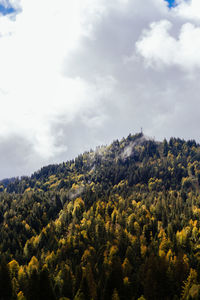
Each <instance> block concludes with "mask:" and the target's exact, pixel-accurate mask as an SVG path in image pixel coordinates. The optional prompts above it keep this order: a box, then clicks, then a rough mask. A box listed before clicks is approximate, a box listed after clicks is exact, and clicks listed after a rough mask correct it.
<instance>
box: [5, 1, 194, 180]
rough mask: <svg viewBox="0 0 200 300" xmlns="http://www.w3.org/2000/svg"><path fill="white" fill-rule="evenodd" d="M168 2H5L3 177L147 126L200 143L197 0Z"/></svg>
mask: <svg viewBox="0 0 200 300" xmlns="http://www.w3.org/2000/svg"><path fill="white" fill-rule="evenodd" d="M170 3H171V5H169V3H168V2H167V1H164V0H109V1H108V0H73V1H68V0H34V1H33V0H10V1H7V0H0V178H5V177H10V176H17V175H19V176H21V175H25V174H27V175H30V174H31V173H32V172H34V171H36V170H37V169H39V168H40V167H42V166H44V165H47V164H49V163H57V162H62V161H66V160H68V159H71V158H73V157H75V156H76V155H77V154H79V153H81V152H83V151H85V150H90V148H95V146H97V145H101V144H108V143H110V142H111V141H112V140H113V139H117V138H118V139H121V138H122V137H123V136H125V137H126V136H127V135H128V134H129V133H136V132H139V131H140V128H141V127H143V131H144V133H145V134H146V135H147V136H150V137H155V139H157V140H161V139H163V138H164V137H166V138H170V137H171V136H175V137H181V138H184V139H196V140H197V141H198V142H200V136H199V128H200V83H199V82H200V1H199V0H177V2H176V3H174V2H173V1H170ZM169 6H172V7H169Z"/></svg>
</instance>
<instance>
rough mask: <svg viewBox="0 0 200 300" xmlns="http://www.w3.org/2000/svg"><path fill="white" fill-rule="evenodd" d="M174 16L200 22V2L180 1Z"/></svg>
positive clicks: (196, 0) (195, 0) (193, 0)
mask: <svg viewBox="0 0 200 300" xmlns="http://www.w3.org/2000/svg"><path fill="white" fill-rule="evenodd" d="M177 3H178V5H177V6H176V8H175V9H174V14H175V15H177V16H179V17H181V18H183V19H190V20H195V21H200V2H199V1H198V0H178V1H177Z"/></svg>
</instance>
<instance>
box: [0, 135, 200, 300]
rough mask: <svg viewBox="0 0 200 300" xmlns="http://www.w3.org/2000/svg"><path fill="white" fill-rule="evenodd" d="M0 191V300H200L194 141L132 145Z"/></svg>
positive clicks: (137, 138) (198, 173)
mask: <svg viewBox="0 0 200 300" xmlns="http://www.w3.org/2000/svg"><path fill="white" fill-rule="evenodd" d="M0 190H1V192H0V225H1V226H0V254H1V265H0V295H1V298H2V299H9V300H10V299H20V300H25V299H26V300H37V299H43V300H44V299H48V300H51V299H52V300H53V299H55V300H57V299H74V300H87V299H94V300H96V299H101V300H107V299H113V300H115V299H121V300H123V299H124V300H125V299H140V300H142V299H146V300H149V299H150V300H151V299H152V300H154V299H158V300H160V299H200V273H199V266H200V193H199V191H200V145H199V144H197V143H196V142H195V141H194V140H190V141H184V140H181V139H175V138H171V139H170V140H169V142H167V141H166V140H164V141H163V142H156V141H154V140H150V139H148V138H146V137H145V136H144V135H143V134H142V133H139V134H136V135H129V136H128V137H127V138H126V139H125V138H123V139H122V140H121V141H118V140H116V141H114V142H113V143H112V144H111V145H109V146H102V147H98V148H97V149H96V150H95V151H90V152H86V153H83V154H82V155H79V156H78V157H77V158H76V159H74V160H71V161H68V162H63V163H62V164H58V165H49V166H47V167H43V168H42V169H41V170H40V171H38V172H35V173H34V174H33V175H32V176H30V177H22V178H12V179H10V180H9V179H6V180H2V181H1V184H0ZM64 297H65V298H64Z"/></svg>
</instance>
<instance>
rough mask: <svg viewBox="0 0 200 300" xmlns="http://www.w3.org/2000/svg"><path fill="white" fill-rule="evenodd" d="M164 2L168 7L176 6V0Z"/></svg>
mask: <svg viewBox="0 0 200 300" xmlns="http://www.w3.org/2000/svg"><path fill="white" fill-rule="evenodd" d="M165 1H167V2H168V6H169V7H174V6H176V0H165Z"/></svg>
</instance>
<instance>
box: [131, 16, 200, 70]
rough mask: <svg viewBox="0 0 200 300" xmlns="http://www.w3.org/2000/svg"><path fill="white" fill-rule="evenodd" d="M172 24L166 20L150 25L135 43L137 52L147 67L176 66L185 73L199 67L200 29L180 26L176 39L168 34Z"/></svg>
mask: <svg viewBox="0 0 200 300" xmlns="http://www.w3.org/2000/svg"><path fill="white" fill-rule="evenodd" d="M172 26H173V25H172V23H171V22H169V21H167V20H162V21H160V22H156V23H152V24H151V25H150V29H149V30H145V31H144V32H143V35H142V37H141V38H140V40H139V41H138V42H137V43H136V48H137V51H138V53H139V54H140V55H142V56H143V57H144V58H145V61H146V62H147V64H148V65H151V66H156V67H162V66H163V65H165V66H173V65H177V66H179V67H181V68H182V69H184V70H186V71H192V70H194V69H196V68H199V67H200V51H199V49H200V27H197V26H195V25H193V24H191V23H185V24H184V25H182V27H181V30H180V33H179V35H178V37H177V38H175V37H173V36H172V35H171V34H170V30H171V29H172Z"/></svg>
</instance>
